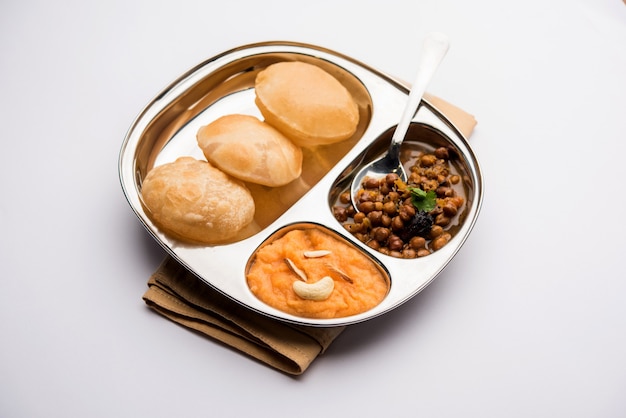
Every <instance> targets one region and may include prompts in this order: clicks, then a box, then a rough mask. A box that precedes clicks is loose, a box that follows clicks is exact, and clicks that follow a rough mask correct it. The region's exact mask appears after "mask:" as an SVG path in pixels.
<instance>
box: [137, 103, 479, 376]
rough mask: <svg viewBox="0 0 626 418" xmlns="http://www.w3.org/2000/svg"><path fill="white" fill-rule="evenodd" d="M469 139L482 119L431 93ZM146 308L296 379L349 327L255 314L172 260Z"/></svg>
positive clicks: (155, 279) (152, 286) (155, 278)
mask: <svg viewBox="0 0 626 418" xmlns="http://www.w3.org/2000/svg"><path fill="white" fill-rule="evenodd" d="M426 100H428V101H429V103H431V104H432V105H433V106H434V107H435V108H437V109H438V110H439V111H440V112H441V113H443V114H444V115H446V116H447V117H448V118H449V120H450V121H451V122H452V123H453V124H454V125H455V126H456V128H457V129H458V130H459V131H460V132H461V133H462V134H463V135H464V136H465V137H466V138H467V137H469V136H470V134H471V133H472V131H473V129H474V126H475V125H476V120H475V119H474V117H473V116H472V115H470V114H468V113H466V112H465V111H463V110H462V109H460V108H458V107H456V106H454V105H451V104H450V103H448V102H446V101H444V100H442V99H440V98H438V97H436V96H432V95H426ZM143 299H144V301H145V302H146V304H147V305H148V306H149V307H150V308H152V309H154V310H155V311H156V312H158V313H159V314H161V315H163V316H165V317H166V318H169V319H170V320H172V321H174V322H176V323H178V324H180V325H182V326H184V327H187V328H189V329H192V330H195V331H197V332H199V333H201V334H204V335H206V336H208V337H210V338H212V339H214V340H217V341H220V342H222V343H224V344H226V345H227V346H230V347H233V348H234V349H236V350H239V351H241V352H243V353H246V354H247V355H249V356H251V357H253V358H256V359H257V360H259V361H261V362H263V363H265V364H267V365H269V366H271V367H273V368H275V369H277V370H280V371H283V372H285V373H287V374H291V375H299V374H302V373H304V371H305V370H306V369H307V368H308V367H309V366H310V365H311V363H312V362H313V361H314V360H315V359H316V358H317V357H318V356H319V355H320V354H322V353H324V351H326V349H327V348H328V347H329V346H330V344H331V343H332V342H333V340H334V339H335V338H337V336H339V334H340V333H341V332H342V331H343V330H344V329H345V327H330V328H319V327H307V326H299V325H294V324H288V323H285V322H281V321H278V320H275V319H271V318H268V317H266V316H263V315H261V314H259V313H256V312H253V311H251V310H249V309H247V308H245V307H243V306H241V305H239V304H237V303H236V302H233V301H232V300H230V299H229V298H227V297H226V296H224V295H222V294H221V293H219V292H217V291H216V290H214V289H213V288H211V287H210V286H208V285H206V284H205V283H204V282H202V281H201V280H200V279H198V278H197V277H196V276H194V275H193V274H192V273H191V272H189V271H188V270H186V269H185V268H184V267H183V266H182V265H180V264H179V263H178V262H177V261H176V260H174V259H173V258H172V257H170V256H167V257H166V258H165V260H164V261H163V262H162V263H161V265H160V266H159V268H158V269H157V270H156V271H155V272H154V273H153V274H152V276H151V277H150V279H149V281H148V290H147V291H146V293H145V294H144V295H143Z"/></svg>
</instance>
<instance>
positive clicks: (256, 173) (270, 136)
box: [196, 114, 302, 187]
mask: <svg viewBox="0 0 626 418" xmlns="http://www.w3.org/2000/svg"><path fill="white" fill-rule="evenodd" d="M196 138H197V140H198V146H199V147H200V148H201V149H202V152H203V153H204V156H205V157H206V159H207V160H208V161H209V162H210V163H211V164H213V165H214V166H216V167H217V168H219V169H220V170H222V171H224V172H225V173H228V174H230V175H231V176H233V177H236V178H238V179H240V180H243V181H247V182H250V183H255V184H261V185H264V186H270V187H278V186H283V185H285V184H288V183H290V182H292V181H293V180H295V179H297V178H298V177H300V174H302V149H301V148H300V147H298V146H297V145H295V144H294V143H293V142H291V141H290V140H289V139H288V138H287V137H285V136H284V135H283V134H282V133H280V132H279V131H278V130H276V129H275V128H273V127H272V126H270V125H268V124H267V123H265V122H263V121H261V120H259V119H257V118H256V117H255V116H251V115H240V114H232V115H226V116H222V117H220V118H218V119H216V120H215V121H213V122H211V123H209V124H208V125H205V126H202V127H201V128H200V129H199V130H198V133H197V135H196Z"/></svg>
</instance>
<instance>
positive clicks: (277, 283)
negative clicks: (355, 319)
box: [247, 228, 389, 319]
mask: <svg viewBox="0 0 626 418" xmlns="http://www.w3.org/2000/svg"><path fill="white" fill-rule="evenodd" d="M320 250H326V251H324V252H321V253H320V252H319V251H320ZM309 251H318V253H317V254H316V255H314V256H311V255H310V254H309V257H307V254H308V253H307V252H309ZM320 254H323V255H320ZM290 262H291V263H292V264H293V265H294V266H296V269H297V270H300V271H301V272H302V273H303V274H304V275H305V276H306V279H307V283H315V282H317V281H319V280H321V279H322V278H323V277H326V276H330V277H331V278H332V279H333V281H334V288H333V290H332V293H330V295H329V296H328V297H327V298H326V299H324V300H307V299H304V298H302V297H300V296H298V294H297V293H296V292H295V291H294V288H293V287H294V286H293V283H294V282H295V281H303V279H302V278H301V277H300V276H299V275H298V274H297V273H296V270H294V268H293V267H290V265H289V264H290ZM247 281H248V286H249V287H250V290H251V291H252V293H254V294H255V295H256V297H258V298H259V299H260V300H262V301H263V302H265V303H266V304H268V305H270V306H272V307H274V308H276V309H279V310H281V311H284V312H287V313H289V314H292V315H297V316H302V317H307V318H318V319H330V318H340V317H346V316H350V315H356V314H359V313H362V312H365V311H367V310H369V309H371V308H373V307H374V306H376V305H378V304H379V303H380V302H381V301H382V300H383V299H384V297H385V295H386V294H387V292H388V290H389V280H388V277H387V275H386V274H385V273H384V272H383V271H382V270H381V269H380V267H379V266H378V265H377V264H375V263H374V262H373V261H372V260H371V259H370V258H369V257H368V256H366V255H365V254H364V253H362V252H361V251H359V250H358V249H357V248H355V247H352V246H351V245H350V244H347V243H345V242H343V241H342V240H340V239H337V238H335V237H333V236H331V235H329V234H327V233H325V232H323V231H321V230H319V229H315V228H312V229H296V230H292V231H289V232H287V233H286V234H285V235H284V236H282V237H281V238H279V239H277V240H275V241H273V242H271V243H270V244H268V245H265V246H263V247H261V248H260V249H259V250H258V251H257V253H256V255H255V258H254V261H253V262H252V264H251V265H250V267H249V269H248V273H247Z"/></svg>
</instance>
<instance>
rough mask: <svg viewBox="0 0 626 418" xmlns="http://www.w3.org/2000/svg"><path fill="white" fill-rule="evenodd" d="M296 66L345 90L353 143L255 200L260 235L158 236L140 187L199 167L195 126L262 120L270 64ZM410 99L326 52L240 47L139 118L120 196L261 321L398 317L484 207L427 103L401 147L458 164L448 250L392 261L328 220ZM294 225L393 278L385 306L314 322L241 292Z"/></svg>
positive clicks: (464, 148)
mask: <svg viewBox="0 0 626 418" xmlns="http://www.w3.org/2000/svg"><path fill="white" fill-rule="evenodd" d="M294 60H298V61H305V62H309V63H312V64H315V65H318V66H320V67H322V68H323V69H325V70H326V71H328V72H329V73H331V74H333V75H334V76H335V77H336V78H337V79H339V80H340V81H341V82H342V83H343V84H344V86H346V87H347V88H348V90H349V91H350V92H351V94H352V95H353V97H354V98H355V100H356V101H357V103H358V105H359V111H360V119H361V121H360V124H359V127H358V129H357V132H356V134H355V135H354V136H353V137H352V138H351V139H348V140H347V141H344V142H342V143H340V144H336V145H334V146H327V147H323V148H321V149H319V150H318V151H316V152H315V153H311V152H308V153H307V154H305V162H304V169H303V176H302V178H301V179H299V180H297V181H295V182H293V184H290V185H288V186H286V187H283V188H279V189H278V190H269V189H263V188H258V189H257V190H255V191H254V192H255V193H256V195H257V196H261V200H262V201H263V202H264V203H260V204H259V203H257V212H258V213H259V216H258V217H257V219H256V222H255V226H256V229H255V230H252V231H250V230H248V231H247V235H244V236H243V237H242V239H240V240H238V241H237V242H233V243H228V244H223V245H213V246H207V245H190V244H187V243H184V242H181V241H178V240H176V239H172V238H171V237H169V236H168V235H166V234H164V233H163V232H162V231H160V230H159V229H158V228H157V227H156V226H155V225H154V223H153V222H152V221H151V220H150V218H149V217H148V215H147V213H146V211H145V209H144V207H143V206H142V203H141V184H142V180H143V179H144V177H145V176H146V174H147V172H148V171H149V170H150V169H151V168H152V167H154V166H156V165H160V164H163V163H166V162H171V161H174V160H175V159H176V158H177V157H179V156H184V155H189V156H193V157H196V158H198V159H204V156H203V155H202V151H201V150H200V149H199V147H198V145H197V142H196V132H197V130H198V128H199V127H200V126H202V125H205V124H207V123H209V122H211V121H212V120H214V119H216V118H218V117H220V116H222V115H226V114H232V113H244V114H251V115H255V116H258V117H259V118H261V115H260V113H259V111H258V109H257V108H256V106H255V104H254V79H255V76H256V74H257V73H258V72H259V71H261V70H262V69H263V68H265V67H267V66H268V65H271V64H273V63H275V62H279V61H294ZM407 96H408V86H406V85H405V84H403V83H401V82H399V81H397V80H395V79H394V78H392V77H389V76H387V75H385V74H383V73H381V72H379V71H376V70H375V69H373V68H371V67H368V66H367V65H364V64H363V63H360V62H358V61H356V60H354V59H351V58H350V57H347V56H344V55H341V54H338V53H336V52H333V51H330V50H328V49H325V48H320V47H317V46H313V45H306V44H300V43H290V42H268V43H259V44H252V45H247V46H242V47H240V48H236V49H233V50H230V51H227V52H225V53H223V54H220V55H218V56H216V57H213V58H211V59H209V60H207V61H205V62H203V63H201V64H199V65H198V66H196V67H195V68H193V69H191V70H190V71H188V72H187V73H186V74H184V75H182V76H181V77H180V78H179V79H177V80H176V81H174V82H173V83H172V84H171V85H170V86H168V87H167V88H166V89H164V90H163V91H162V92H160V93H159V94H158V95H157V96H156V97H155V98H154V99H153V100H152V101H151V102H150V103H149V104H148V105H147V106H146V107H145V108H144V109H143V110H142V111H141V113H140V114H139V115H138V117H137V118H136V119H135V121H134V122H133V124H132V125H131V127H130V129H129V131H128V133H127V135H126V137H125V138H124V141H123V144H122V148H121V151H120V158H119V175H120V181H121V185H122V189H123V191H124V194H125V195H126V198H127V200H128V202H129V204H130V206H131V208H132V209H133V211H134V212H135V214H136V215H137V217H138V218H139V220H140V221H141V222H142V224H143V225H144V227H145V228H146V229H147V230H148V232H149V233H150V234H151V235H152V236H153V237H154V238H155V239H156V240H157V241H158V242H159V244H160V245H161V246H162V247H163V248H164V249H165V250H166V251H167V252H168V253H170V254H171V255H172V256H173V257H174V258H175V259H177V260H178V261H179V262H180V263H181V264H183V265H184V266H185V267H186V268H188V269H189V270H190V271H192V272H193V273H195V274H196V275H197V276H198V277H199V278H200V279H201V280H203V281H204V282H206V283H207V284H208V285H210V286H212V287H214V288H215V289H217V290H218V291H220V292H221V293H223V294H224V295H226V296H228V297H230V298H232V299H233V300H235V301H237V302H238V303H240V304H242V305H245V306H246V307H248V308H250V309H252V310H255V311H258V312H260V313H262V314H264V315H268V316H270V317H273V318H276V319H280V320H284V321H288V322H293V323H298V324H304V325H312V326H338V325H347V324H352V323H357V322H361V321H365V320H367V319H370V318H373V317H376V316H378V315H381V314H383V313H385V312H388V311H390V310H392V309H394V308H396V307H398V306H399V305H400V304H402V303H404V302H405V301H407V300H409V299H410V298H411V297H413V296H414V295H416V294H417V293H418V292H420V291H421V290H422V289H424V288H425V287H426V286H427V285H428V284H429V283H430V282H431V281H432V280H434V279H435V278H436V277H437V275H438V274H439V273H440V272H441V271H442V270H443V269H444V268H445V266H446V265H447V264H448V263H449V262H450V261H451V260H452V258H453V257H454V256H455V254H456V253H457V252H458V250H459V249H460V248H461V246H462V245H463V243H464V242H465V240H466V238H467V237H468V235H469V234H470V232H471V230H472V228H473V226H474V224H475V222H476V219H477V217H478V214H479V211H480V207H481V203H482V196H483V180H482V174H481V170H480V167H479V164H478V161H477V159H476V157H475V155H474V153H473V151H472V150H471V148H470V146H469V144H468V143H467V141H466V139H465V138H464V137H463V135H462V134H461V133H460V132H459V131H458V130H457V129H456V128H455V127H454V125H453V124H452V123H451V122H450V121H449V120H448V119H447V118H446V117H445V116H444V115H442V114H441V113H440V112H439V111H438V110H437V109H436V108H435V107H434V106H432V105H431V104H430V103H428V102H427V101H426V100H424V101H422V104H421V106H420V108H419V110H418V112H417V113H416V115H415V117H414V119H413V122H412V124H411V127H410V129H409V134H408V137H407V141H406V144H407V145H406V146H410V145H411V142H415V143H420V144H427V145H429V146H433V147H435V146H441V145H443V146H447V147H450V148H453V149H454V150H455V151H456V153H457V154H458V155H459V156H460V158H459V159H458V161H459V165H460V168H461V171H462V173H463V178H464V184H465V187H466V194H467V206H466V209H465V211H464V215H463V219H462V220H461V222H460V225H459V226H458V229H457V231H456V232H455V235H454V237H453V238H452V240H451V241H450V242H449V243H448V244H447V245H446V246H444V247H443V248H442V249H440V250H438V251H436V252H434V253H433V254H431V255H428V256H426V257H422V258H416V259H410V260H407V259H398V258H394V257H391V256H386V255H383V254H381V253H379V252H377V251H375V250H372V249H370V248H369V247H367V246H366V245H364V244H363V243H361V242H359V241H358V240H357V239H355V238H354V237H353V236H352V235H351V234H350V233H348V232H347V231H346V230H345V229H344V228H343V226H342V225H341V224H340V223H339V222H338V221H337V220H336V219H335V218H334V216H333V213H332V204H333V201H334V199H335V198H336V197H337V195H338V193H340V191H341V189H342V188H343V187H345V186H346V185H347V184H348V183H349V181H350V180H351V176H352V175H353V174H354V172H355V171H357V170H358V168H359V167H360V166H361V165H362V164H363V163H364V162H367V161H369V160H371V159H374V158H376V157H377V156H379V155H380V154H381V153H382V152H384V151H385V150H386V148H387V145H388V143H389V140H390V138H391V133H392V131H393V128H394V127H395V125H396V124H397V122H398V120H399V117H400V115H401V114H402V110H403V108H404V106H405V103H406V100H407ZM302 193H304V195H303V196H301V197H300V195H301V194H302ZM263 196H265V197H263ZM276 202H282V206H286V208H285V207H272V205H276ZM283 210H285V211H284V212H282V211H283ZM281 212H282V214H281ZM276 216H277V217H276ZM294 225H295V226H302V225H303V226H305V227H316V226H318V225H319V226H322V227H323V228H326V229H328V230H329V231H331V232H332V233H333V234H337V235H339V236H341V237H343V238H344V239H345V240H347V241H349V242H350V243H351V244H353V245H354V246H355V247H357V248H359V249H361V250H362V251H363V252H365V253H366V254H368V255H369V257H370V258H372V259H373V260H374V261H375V262H377V263H378V264H379V265H380V266H381V268H382V269H383V270H385V271H386V272H387V273H388V275H389V278H390V288H389V292H388V294H387V296H386V297H385V299H384V300H383V301H382V303H380V304H379V305H378V306H376V307H375V308H373V309H371V310H369V311H367V312H364V313H362V314H359V315H354V316H351V317H343V318H335V319H312V318H304V317H299V316H294V315H289V314H286V313H284V312H282V311H279V310H277V309H274V308H272V307H270V306H268V305H266V304H264V303H262V302H261V301H259V300H258V299H257V298H256V297H255V295H254V294H252V292H251V291H250V289H249V288H248V286H247V283H246V278H245V271H246V266H247V265H248V263H249V260H250V257H251V256H252V255H253V253H254V252H255V250H256V249H257V248H258V247H259V246H260V245H262V244H263V243H264V242H265V241H266V240H268V239H269V238H270V237H275V236H276V235H277V234H281V232H282V231H284V230H288V229H289V228H293V227H294Z"/></svg>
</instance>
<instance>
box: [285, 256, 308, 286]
mask: <svg viewBox="0 0 626 418" xmlns="http://www.w3.org/2000/svg"><path fill="white" fill-rule="evenodd" d="M285 264H287V267H289V270H291V271H292V272H293V273H294V274H295V275H296V276H298V277H299V278H300V279H301V280H302V281H304V282H307V281H309V278H308V277H306V274H305V273H304V272H303V271H302V270H300V269H299V268H298V266H296V264H295V263H294V262H293V261H291V260H290V259H288V258H285Z"/></svg>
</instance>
